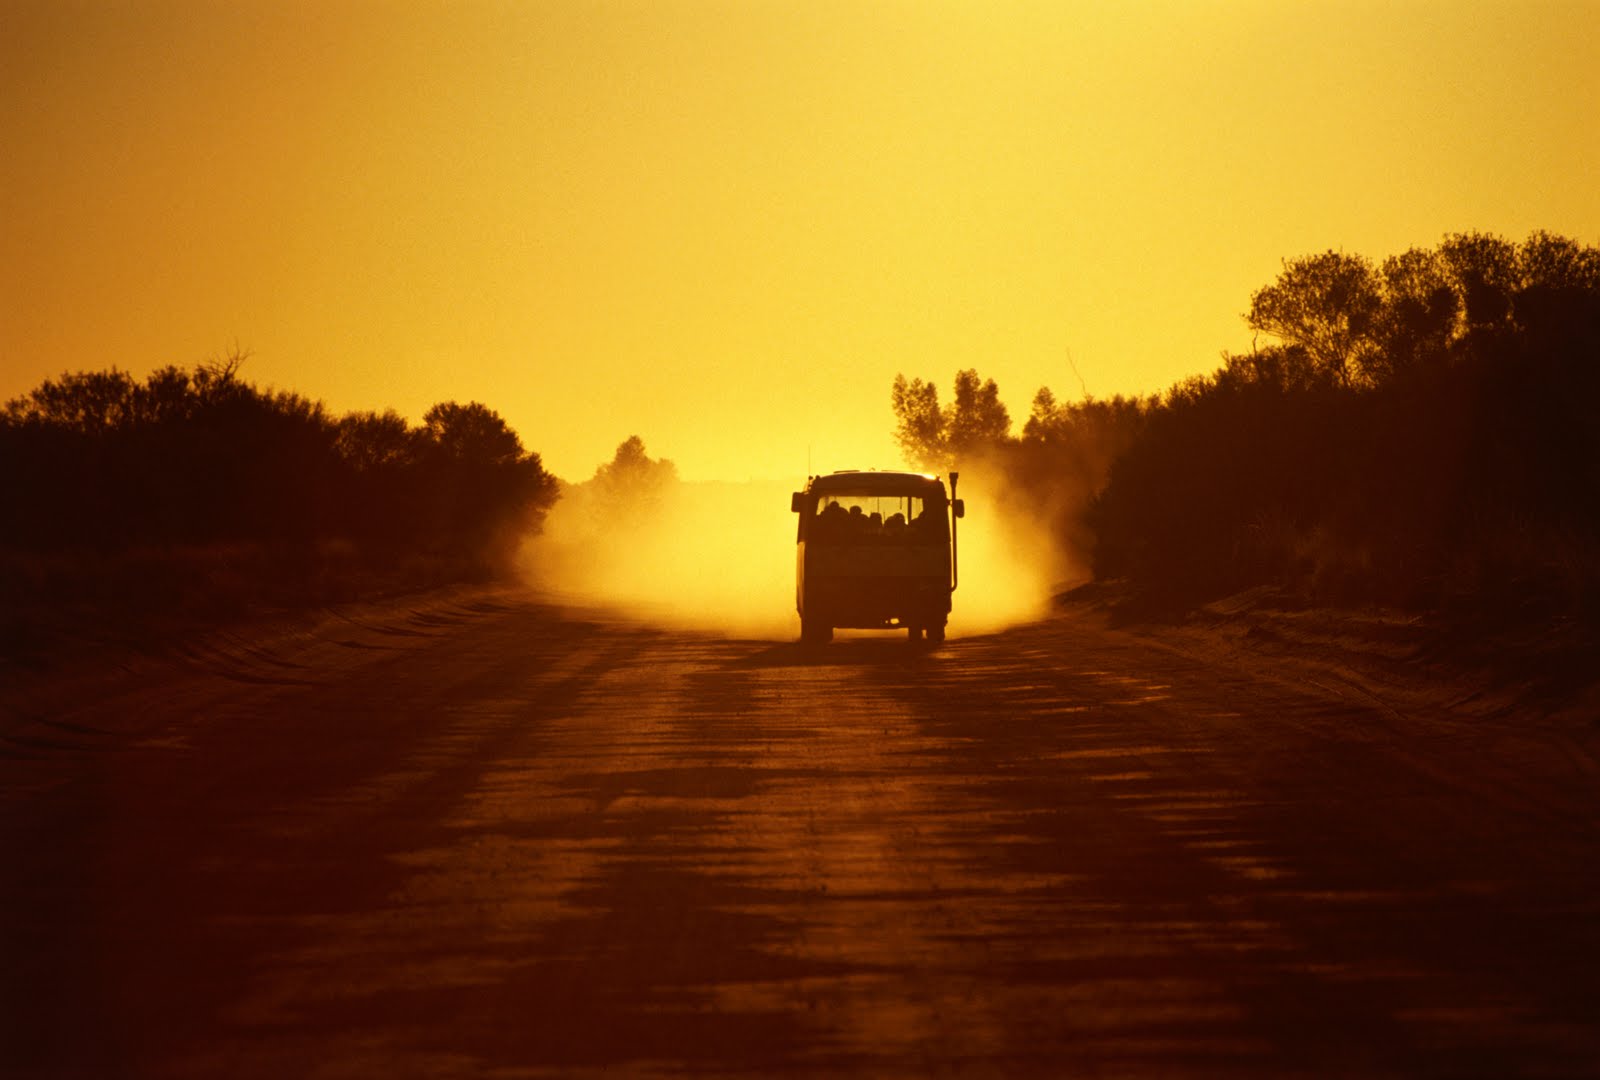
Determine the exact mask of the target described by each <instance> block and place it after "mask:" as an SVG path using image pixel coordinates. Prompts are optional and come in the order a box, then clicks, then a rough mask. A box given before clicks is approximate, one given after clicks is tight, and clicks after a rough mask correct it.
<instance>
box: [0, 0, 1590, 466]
mask: <svg viewBox="0 0 1600 1080" xmlns="http://www.w3.org/2000/svg"><path fill="white" fill-rule="evenodd" d="M1596 57H1600V0H1567V2H1549V3H1546V2H1539V0H1512V2H1487V0H1440V2H1420V0H1418V2H1408V0H1386V2H1360V0H1353V2H1341V3H1311V2H1307V3H1283V2H1282V0H1262V2H1245V0H1232V2H1205V0H1170V2H1164V0H1148V2H1144V3H1133V2H1130V3H1126V4H1124V3H1115V4H1111V3H1070V2H1066V0H1058V2H1054V3H1004V2H996V0H981V2H980V0H973V2H970V3H953V2H952V3H940V2H937V0H931V2H930V0H920V2H905V3H870V2H866V0H846V2H841V3H831V2H827V0H796V2H793V3H779V2H769V0H740V2H731V0H730V2H709V0H707V2H674V0H637V2H628V0H614V2H589V3H578V2H567V0H549V2H535V0H524V2H502V3H489V2H487V0H428V2H402V0H332V2H329V0H314V2H304V3H302V2H299V0H144V2H139V0H135V2H125V0H88V2H81V0H3V2H0V148H3V149H0V398H9V397H12V396H15V395H17V394H20V393H23V392H25V391H26V390H28V389H29V388H31V387H32V386H34V385H36V384H37V383H38V382H39V381H41V380H42V379H44V378H46V377H49V376H52V375H56V374H59V373H61V372H62V371H66V370H81V369H101V368H105V367H109V366H111V365H116V366H119V367H121V368H123V369H125V370H129V371H131V372H133V373H134V374H136V375H143V374H145V373H147V372H148V371H150V370H152V369H153V368H155V367H159V366H162V365H165V364H169V363H175V364H181V365H190V364H194V363H196V362H199V361H202V360H205V359H207V358H208V357H214V356H218V355H220V354H223V353H225V352H227V351H228V350H229V349H231V348H232V347H233V345H234V344H235V343H237V344H239V345H240V346H242V347H243V348H245V349H248V350H250V351H251V353H252V354H253V356H252V358H251V360H250V361H249V363H248V364H247V366H246V368H245V374H246V375H247V376H248V377H250V378H251V379H252V380H254V381H256V382H257V383H261V384H267V385H273V386H277V387H281V388H286V389H293V390H297V391H299V392H301V393H303V394H306V395H307V396H310V397H314V398H320V399H322V400H323V401H325V402H326V403H327V404H328V406H329V407H330V408H332V409H334V410H335V411H339V412H342V411H345V410H350V409H367V408H378V409H381V408H384V407H389V406H393V407H395V408H398V409H399V410H400V411H401V412H403V413H406V414H408V415H409V416H411V417H412V418H413V419H415V418H418V417H420V415H421V413H422V412H423V411H424V410H425V409H426V408H427V407H428V406H429V405H430V404H432V403H434V402H436V401H440V400H447V399H458V400H469V399H476V400H481V401H483V402H485V403H487V404H489V405H491V406H492V407H494V408H496V409H498V410H499V411H500V412H501V413H502V414H503V415H504V416H505V417H506V418H507V420H509V421H510V422H511V424H512V425H513V426H514V427H515V428H516V429H517V430H518V431H519V432H520V433H521V435H522V436H523V439H524V441H525V442H526V443H527V444H528V445H529V446H530V447H531V448H532V449H536V450H538V451H540V452H541V453H542V454H543V455H544V458H545V463H546V465H547V466H548V467H550V468H551V469H552V470H553V471H555V472H556V473H558V474H559V475H562V476H564V477H566V478H568V479H574V480H576V479H583V478H586V477H587V476H589V475H590V474H591V473H592V472H593V470H594V468H595V466H596V465H598V464H599V463H600V462H601V461H603V460H605V459H608V458H609V457H610V456H611V453H612V451H613V450H614V448H615V447H616V445H617V444H618V443H619V442H621V441H622V440H623V439H624V438H626V437H627V436H628V435H630V434H635V433H636V434H639V435H641V436H643V438H644V439H645V442H646V444H647V446H648V447H649V449H650V451H651V453H652V454H654V455H657V456H666V457H670V458H672V459H674V460H675V461H677V463H678V465H679V467H680V471H681V472H682V473H683V474H684V475H685V476H686V477H688V478H690V479H709V478H726V479H736V480H742V479H745V478H748V477H751V476H757V477H761V476H773V477H793V476H797V475H798V476H803V475H804V474H805V472H806V471H807V462H808V455H809V461H810V464H811V466H812V468H813V469H814V470H818V471H820V470H824V469H833V468H842V467H846V466H864V465H879V466H892V465H896V464H898V461H897V457H896V455H895V453H894V450H893V446H892V442H891V440H890V438H889V434H888V433H889V430H890V428H891V427H892V422H893V421H892V417H891V415H890V412H889V404H888V403H889V385H890V382H891V381H892V379H893V378H894V376H895V374H896V373H897V372H905V373H906V374H907V375H908V376H911V375H920V376H923V377H931V378H933V379H935V380H936V381H937V382H938V383H939V385H940V386H941V387H942V388H943V387H948V386H949V384H950V382H951V379H952V376H953V374H954V372H955V371H956V370H957V369H958V368H962V367H976V368H978V370H979V371H980V373H981V374H983V375H984V376H986V377H993V378H995V379H996V380H998V382H999V384H1000V388H1001V391H1002V396H1003V397H1004V398H1005V399H1006V401H1007V403H1008V404H1009V405H1010V406H1011V410H1012V414H1013V416H1014V417H1016V418H1017V420H1018V421H1019V423H1020V420H1021V419H1022V418H1023V417H1025V415H1026V413H1027V409H1028V403H1029V401H1030V399H1031V397H1032V395H1033V392H1034V391H1035V390H1036V389H1037V388H1038V387H1039V386H1040V385H1044V384H1048V385H1050V386H1052V387H1053V388H1054V389H1055V390H1056V392H1057V394H1058V396H1060V397H1063V398H1074V397H1077V396H1078V395H1079V394H1080V393H1081V392H1082V389H1083V388H1085V387H1086V388H1087V390H1088V391H1089V392H1091V393H1093V394H1095V395H1097V396H1102V397H1104V396H1109V395H1111V394H1114V393H1118V392H1122V393H1129V392H1142V391H1150V390H1156V389H1160V388H1163V387H1165V386H1166V385H1168V384H1170V383H1171V382H1173V381H1174V380H1176V379H1178V378H1181V377H1183V376H1185V375H1188V374H1192V373H1196V372H1204V371H1209V370H1211V369H1212V368H1213V367H1215V366H1216V364H1217V361H1218V356H1219V353H1220V352H1221V351H1222V350H1223V349H1235V350H1237V349H1243V348H1247V347H1248V345H1249V335H1248V332H1247V331H1246V329H1245V327H1244V324H1243V322H1242V320H1241V318H1240V314H1241V313H1242V312H1243V311H1244V309H1245V307H1246V305H1247V303H1248V300H1249V294H1250V292H1251V291H1252V290H1253V289H1255V288H1257V287H1259V286H1261V285H1264V284H1267V283H1268V282H1270V281H1271V280H1272V279H1273V277H1274V276H1275V275H1276V273H1277V271H1278V269H1279V265H1280V260H1281V259H1282V258H1284V257H1293V256H1296V255H1302V254H1308V253H1311V252H1315V251H1322V250H1326V249H1328V248H1344V249H1345V250H1348V251H1355V252H1361V253H1363V254H1367V255H1370V256H1374V257H1379V258H1381V257H1382V256H1384V255H1387V254H1391V253H1396V252H1399V251H1402V250H1404V249H1405V248H1407V247H1410V246H1412V245H1421V246H1431V245H1433V244H1436V243H1437V242H1438V241H1439V239H1440V238H1441V237H1442V236H1443V235H1444V234H1445V233H1446V232H1451V231H1460V230H1471V229H1479V230H1485V231H1490V232H1497V233H1500V234H1502V235H1505V236H1507V237H1508V238H1511V239H1514V240H1520V239H1522V238H1523V237H1525V236H1526V235H1527V233H1528V232H1530V231H1531V230H1534V229H1548V230H1550V231H1552V232H1556V233H1560V234H1563V235H1567V236H1570V237H1573V238H1575V239H1579V240H1582V241H1584V242H1587V243H1595V242H1597V241H1600V179H1597V178H1600V122H1597V120H1600V63H1596ZM1069 357H1070V361H1071V363H1069ZM1073 365H1075V366H1076V370H1077V372H1078V373H1079V374H1081V377H1082V384H1081V385H1080V383H1079V381H1078V378H1077V377H1076V376H1075V375H1074V374H1073Z"/></svg>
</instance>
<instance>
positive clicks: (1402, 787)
mask: <svg viewBox="0 0 1600 1080" xmlns="http://www.w3.org/2000/svg"><path fill="white" fill-rule="evenodd" d="M957 616H958V618H957V622H956V623H955V624H954V625H953V627H952V631H953V635H954V636H953V637H952V640H951V641H950V643H949V644H948V645H947V646H946V647H944V648H942V649H940V650H937V651H935V652H932V653H927V654H917V653H914V652H912V651H911V650H910V648H909V647H908V646H907V644H906V643H905V642H904V641H903V640H901V639H899V638H891V637H876V638H871V637H868V638H860V639H851V640H843V641H839V642H836V643H835V644H833V645H831V646H829V647H827V648H826V649H825V650H823V651H821V652H819V653H814V654H808V653H804V652H802V651H800V649H799V648H798V647H797V646H796V645H794V644H791V643H788V642H770V641H738V640H732V641H730V640H719V639H716V638H713V637H707V636H702V635H691V634H685V633H677V632H669V631H664V630H659V629H652V628H650V627H648V626H644V625H638V624H628V623H623V622H616V621H606V620H604V619H601V618H598V617H596V616H594V615H593V614H585V613H583V612H575V611H572V610H569V609H563V608H559V607H556V606H552V605H549V604H546V603H542V602H539V601H537V600H535V599H532V598H529V597H526V596H521V595H517V594H513V593H494V592H477V593H460V594H455V595H454V596H452V597H447V598H444V599H436V600H433V601H430V602H428V603H426V604H406V603H400V604H391V605H389V606H387V607H373V608H366V609H361V610H359V611H352V612H346V613H344V614H343V615H326V616H323V617H320V618H318V619H316V620H310V621H307V622H306V623H304V624H301V625H294V626H284V627H280V628H278V629H277V630H276V631H274V632H272V633H265V632H263V633H262V634H259V635H256V636H252V637H251V638H249V639H244V638H230V637H228V636H226V635H222V636H219V637H217V638H214V639H212V640H211V641H210V642H209V643H207V644H206V645H204V646H197V647H194V648H191V649H188V650H186V651H180V652H176V653H172V654H168V655H162V656H156V657H144V658H139V659H137V660H136V661H135V660H127V661H126V662H124V663H122V664H120V665H118V666H116V667H115V668H112V669H95V670H93V671H92V672H86V673H85V674H84V675H83V677H81V678H78V679H74V680H72V681H70V682H69V683H66V684H63V683H61V682H60V681H59V680H57V681H55V682H50V683H42V684H38V685H32V684H27V685H17V686H12V687H9V688H7V689H6V690H4V691H0V706H3V708H4V712H3V714H0V717H3V718H0V725H3V726H0V736H3V740H4V741H3V742H0V755H3V756H0V858H3V860H4V861H3V864H0V865H3V868H4V869H3V879H0V915H3V919H4V923H3V928H0V931H3V937H0V946H3V960H0V980H3V982H0V997H3V1000H0V1025H3V1027H0V1037H3V1041H0V1072H3V1073H5V1074H6V1075H8V1076H61V1075H82V1076H96V1077H100V1076H107V1077H109V1076H124V1075H127V1076H180V1077H190V1076H192V1077H220V1076H247V1077H274V1078H279V1077H299V1076H318V1077H367V1076H450V1077H453V1076H491V1075H492V1076H506V1077H510V1076H515V1077H523V1076H585V1075H599V1074H605V1075H608V1076H655V1075H663V1076H665V1075H673V1076H684V1075H689V1076H720V1075H741V1076H742V1075H770V1074H780V1073H781V1074H788V1075H823V1074H827V1075H837V1074H854V1075H870V1076H900V1075H910V1076H925V1075H936V1076H968V1075H970V1076H1020V1075H1041V1076H1151V1077H1157V1076H1159V1077H1170V1076H1220V1077H1238V1076H1245V1077H1269V1076H1270V1077H1283V1076H1349V1077H1357V1076H1360V1077H1371V1076H1518V1075H1522V1076H1583V1075H1595V1074H1596V1073H1597V1072H1600V973H1597V972H1600V896H1597V894H1596V885H1597V884H1600V769H1597V766H1596V757H1595V753H1596V746H1597V738H1596V735H1597V732H1596V729H1595V728H1594V726H1593V725H1592V724H1575V723H1567V724H1550V723H1544V724H1535V723H1519V722H1517V721H1516V720H1515V718H1507V717H1500V718H1498V719H1485V718H1484V717H1482V716H1479V715H1476V714H1475V713H1474V712H1473V711H1472V709H1471V707H1470V703H1468V702H1461V701H1453V699H1452V694H1450V693H1448V692H1445V693H1438V694H1430V693H1428V692H1426V691H1427V689H1428V688H1427V687H1425V686H1423V687H1417V686H1413V687H1411V688H1410V690H1411V692H1410V693H1409V694H1398V693H1397V694H1396V695H1388V694H1386V693H1384V692H1375V691H1374V690H1373V689H1372V687H1371V686H1370V685H1368V684H1365V683H1362V682H1360V681H1359V680H1355V679H1353V678H1347V677H1344V676H1342V675H1341V674H1340V673H1339V672H1338V671H1337V670H1330V669H1329V668H1328V667H1327V665H1325V664H1324V665H1317V664H1313V663H1309V662H1307V663H1304V664H1301V663H1296V662H1293V661H1292V660H1284V659H1282V658H1276V659H1269V658H1264V657H1261V656H1258V655H1255V654H1252V653H1249V652H1247V651H1237V650H1235V651H1230V650H1227V649H1223V648H1221V647H1211V646H1207V645H1206V643H1205V641H1204V640H1203V639H1200V638H1194V637H1192V636H1191V637H1187V638H1181V637H1176V636H1169V637H1163V636H1162V635H1160V634H1155V633H1145V634H1135V633H1126V632H1119V631H1111V630H1107V629H1106V628H1105V627H1104V626H1103V625H1101V624H1099V623H1098V622H1096V621H1095V620H1093V619H1091V618H1087V617H1084V616H1081V615H1063V616H1061V617H1058V618H1054V619H1051V620H1048V621H1045V622H1043V623H1038V624H1034V625H1030V626H1026V627H1022V628H1018V629H1015V630H1011V631H1007V632H1005V633H1002V634H998V635H992V636H981V637H969V638H962V637H960V636H959V630H960V625H959V610H958V612H957ZM1436 689H1437V688H1436ZM1445 689H1446V690H1448V688H1445Z"/></svg>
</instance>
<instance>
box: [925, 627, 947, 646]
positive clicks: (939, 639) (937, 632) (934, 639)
mask: <svg viewBox="0 0 1600 1080" xmlns="http://www.w3.org/2000/svg"><path fill="white" fill-rule="evenodd" d="M928 644H929V645H943V644H944V623H931V624H929V626H928Z"/></svg>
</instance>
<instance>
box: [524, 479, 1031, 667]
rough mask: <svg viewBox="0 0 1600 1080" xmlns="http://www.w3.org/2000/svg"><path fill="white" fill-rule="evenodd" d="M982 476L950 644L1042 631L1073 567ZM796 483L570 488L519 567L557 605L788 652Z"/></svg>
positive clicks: (963, 532) (962, 534) (965, 541)
mask: <svg viewBox="0 0 1600 1080" xmlns="http://www.w3.org/2000/svg"><path fill="white" fill-rule="evenodd" d="M985 484H986V480H985V478H984V476H983V474H982V472H981V471H975V472H973V473H972V474H971V476H970V479H969V475H968V474H967V473H965V472H964V473H963V475H962V480H961V484H960V490H959V492H958V494H959V495H960V496H961V497H962V498H963V499H965V501H966V505H967V516H966V518H965V519H963V520H962V521H961V522H960V523H959V526H958V534H957V535H958V541H957V542H958V545H959V546H958V557H959V577H960V587H959V588H958V589H957V591H956V593H955V598H954V609H953V610H952V612H951V615H950V634H951V635H952V636H955V637H959V636H961V635H963V634H972V633H981V632H987V631H993V630H998V629H1002V628H1004V627H1006V626H1011V625H1015V624H1017V623H1020V622H1026V621H1029V620H1032V619H1036V618H1038V617H1040V616H1041V615H1043V614H1044V613H1045V612H1046V611H1047V610H1048V607H1049V601H1050V596H1051V594H1052V591H1053V589H1055V588H1058V587H1059V586H1060V584H1061V575H1062V572H1063V566H1062V558H1061V556H1060V554H1059V553H1058V552H1057V551H1056V550H1055V546H1054V545H1053V544H1052V542H1051V539H1050V537H1049V535H1048V530H1047V529H1046V528H1045V526H1044V521H1043V520H1042V519H1038V518H1035V517H1034V516H1032V515H1031V514H1030V513H1029V512H1028V509H1027V508H1026V507H1025V506H1020V505H1018V501H1017V500H1015V499H1008V498H1006V497H1004V489H1003V488H999V487H994V488H986V486H985ZM803 486H804V481H803V479H801V480H792V481H787V482H785V481H751V482H744V483H721V482H708V483H689V482H674V483H671V484H668V485H664V486H662V487H661V488H660V489H659V490H657V491H653V492H651V493H650V494H649V497H647V498H637V497H633V498H627V499H618V498H615V497H611V496H608V495H607V493H606V492H605V491H604V490H603V488H601V487H597V486H596V485H594V484H580V485H576V486H573V487H571V488H569V489H568V490H567V491H566V493H565V494H564V495H563V497H562V499H561V501H560V502H559V503H558V504H557V505H556V507H555V508H554V510H552V511H551V513H550V515H549V517H548V518H547V520H546V522H545V526H544V531H543V533H542V534H541V535H540V536H538V537H535V538H533V539H532V540H530V541H529V542H528V543H527V544H526V545H525V547H524V550H523V553H522V567H523V573H524V576H525V577H526V579H527V580H528V581H529V582H530V583H532V584H533V585H534V586H536V587H537V588H539V589H541V590H542V591H544V592H546V593H548V594H550V595H552V596H553V597H555V598H557V599H564V600H567V601H569V602H573V603H581V604H584V605H588V606H598V607H600V608H603V609H609V610H612V611H614V612H616V613H617V614H618V615H621V616H626V617H630V618H638V619H643V620H645V621H647V622H650V623H653V624H656V625H661V626H671V627H677V628H684V629H692V630H699V631H707V632H712V633H718V634H722V635H726V636H729V637H737V638H755V639H760V640H778V641H786V640H791V639H793V638H795V637H797V636H798V634H799V631H800V620H799V617H798V615H797V614H796V613H795V532H796V526H797V523H796V520H795V515H794V514H793V513H792V512H791V511H790V509H789V495H790V492H792V491H795V490H798V489H799V488H801V487H803Z"/></svg>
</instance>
